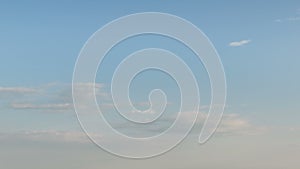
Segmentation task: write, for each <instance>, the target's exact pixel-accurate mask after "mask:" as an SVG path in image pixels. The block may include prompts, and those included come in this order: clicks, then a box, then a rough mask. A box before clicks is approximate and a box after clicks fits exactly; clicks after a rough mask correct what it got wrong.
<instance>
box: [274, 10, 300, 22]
mask: <svg viewBox="0 0 300 169" xmlns="http://www.w3.org/2000/svg"><path fill="white" fill-rule="evenodd" d="M274 21H275V22H285V21H288V22H296V21H300V8H299V9H297V11H296V14H295V15H294V16H290V17H287V18H281V19H275V20H274Z"/></svg>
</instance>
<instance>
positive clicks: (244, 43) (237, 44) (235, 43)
mask: <svg viewBox="0 0 300 169" xmlns="http://www.w3.org/2000/svg"><path fill="white" fill-rule="evenodd" d="M250 42H251V40H241V41H234V42H230V43H229V46H232V47H238V46H243V45H246V44H248V43H250Z"/></svg>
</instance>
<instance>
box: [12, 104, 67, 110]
mask: <svg viewBox="0 0 300 169" xmlns="http://www.w3.org/2000/svg"><path fill="white" fill-rule="evenodd" d="M11 108H13V109H55V110H57V109H71V108H73V105H72V104H71V103H58V104H26V103H25V104H24V103H13V104H11Z"/></svg>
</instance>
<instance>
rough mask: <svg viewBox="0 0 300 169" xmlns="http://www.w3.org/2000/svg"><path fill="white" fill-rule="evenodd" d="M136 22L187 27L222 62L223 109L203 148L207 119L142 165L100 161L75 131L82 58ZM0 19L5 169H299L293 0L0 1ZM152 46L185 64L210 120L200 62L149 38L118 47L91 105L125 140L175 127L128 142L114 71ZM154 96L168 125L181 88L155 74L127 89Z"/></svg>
mask: <svg viewBox="0 0 300 169" xmlns="http://www.w3.org/2000/svg"><path fill="white" fill-rule="evenodd" d="M138 12H162V13H169V14H173V15H176V16H179V17H181V18H184V19H186V20H188V21H190V22H191V23H193V24H194V25H195V26H197V27H198V28H199V29H201V30H202V31H203V33H205V34H206V36H207V37H208V38H209V40H210V41H211V42H212V44H213V45H214V47H215V48H216V50H217V52H218V54H219V56H220V59H221V61H222V64H223V66H224V71H225V74H226V82H227V100H226V107H225V111H224V116H223V119H222V121H221V123H220V126H219V128H218V130H217V132H216V133H215V135H214V136H213V137H212V138H211V139H210V140H209V141H208V142H207V143H205V144H204V145H199V144H197V134H199V131H200V129H201V126H202V124H203V120H204V119H203V118H202V116H201V117H200V118H199V119H198V121H197V122H196V126H195V127H194V128H193V130H192V132H191V134H190V135H189V136H188V138H187V139H186V140H185V141H184V142H183V143H182V144H179V146H177V147H176V148H175V149H173V150H172V151H170V152H168V153H166V154H163V155H161V156H158V157H155V158H151V159H146V160H130V159H123V158H120V157H116V156H113V155H111V154H109V153H107V152H106V151H104V150H102V149H100V148H99V147H98V146H96V145H95V144H93V143H92V142H91V141H90V140H89V139H88V137H87V136H86V135H85V134H84V132H83V131H82V129H81V127H80V124H79V123H78V120H77V118H76V113H75V111H74V107H73V102H72V93H71V91H72V89H71V87H72V84H71V83H72V76H73V71H74V66H75V63H76V59H77V57H78V55H79V52H80V50H81V49H82V47H83V45H84V44H85V42H86V41H87V40H88V38H89V37H90V36H91V35H92V34H93V33H94V32H96V31H97V30H98V29H100V28H101V27H103V26H104V25H105V24H107V23H109V22H111V21H112V20H115V19H117V18H119V17H122V16H125V15H129V14H134V13H138ZM0 20H1V24H0V30H1V31H0V37H1V38H0V46H1V50H0V59H1V60H0V61H1V62H0V77H1V80H0V124H1V125H0V149H1V151H0V167H2V168H6V169H18V168H24V169H27V168H28V169H29V168H30V169H35V168H65V169H68V168H72V169H74V168H75V169H76V168H78V169H79V168H80V169H82V168H87V169H96V168H107V169H110V168H121V167H122V168H146V169H147V168H149V169H150V168H151V169H152V168H172V169H173V168H175V169H177V168H178V169H182V168H187V169H194V168H207V169H217V168H225V169H227V168H228V169H238V168H245V169H247V168H249V169H250V168H251V169H259V168H265V169H277V168H278V169H279V168H286V169H298V168H299V167H300V163H299V160H298V158H297V157H299V156H300V123H299V120H300V113H299V110H300V106H299V103H298V102H299V100H300V87H299V86H300V79H299V72H300V67H299V63H300V58H299V56H300V48H299V44H300V38H299V37H300V36H299V35H300V2H299V1H296V0H295V1H277V0H275V1H269V2H267V1H258V0H257V1H249V2H242V1H226V2H225V1H224V2H218V1H187V2H186V1H169V0H165V1H151V2H150V1H138V2H135V1H126V2H125V1H109V2H108V1H107V2H105V3H103V2H97V1H90V2H84V1H62V2H61V1H49V2H41V1H26V2H21V1H19V2H14V1H1V2H0ZM141 42H142V43H141ZM147 47H157V48H163V49H167V50H170V51H172V52H174V53H175V54H178V55H179V56H180V57H181V59H182V60H184V61H185V62H186V64H187V65H188V66H189V67H190V69H191V70H192V71H193V73H194V74H195V77H196V79H197V82H198V83H199V84H200V85H199V86H200V87H199V90H200V95H201V106H200V114H201V115H203V116H205V114H206V113H207V112H208V109H207V107H208V105H209V102H210V88H209V85H210V84H209V79H208V75H207V73H206V71H205V68H204V67H203V65H202V64H201V62H199V60H197V59H196V58H195V56H194V54H193V53H192V52H190V51H189V50H188V49H187V48H186V47H185V46H183V45H182V44H181V43H179V42H178V41H174V40H172V39H170V38H167V37H163V36H156V35H144V36H136V37H132V38H129V39H127V40H125V41H124V42H122V43H120V44H118V45H117V46H116V47H115V48H113V49H112V51H111V52H110V53H108V54H107V56H105V57H106V58H105V60H104V61H103V64H102V65H101V66H100V67H99V69H98V72H97V76H96V83H97V85H96V89H97V90H96V91H97V94H98V95H97V99H98V100H97V101H98V104H99V106H100V107H101V108H102V109H103V111H104V112H105V113H104V114H105V116H106V117H107V118H108V119H109V121H110V122H111V123H112V124H113V126H114V127H115V128H116V129H118V130H120V132H123V133H125V134H126V133H127V134H129V135H132V134H133V135H134V134H136V135H138V136H145V135H147V136H148V135H151V134H153V132H154V133H155V132H159V131H161V130H164V129H166V128H167V127H168V126H169V125H170V124H171V122H170V121H169V120H165V121H163V122H161V123H157V124H154V125H152V126H150V129H144V128H139V130H138V131H135V132H133V133H132V132H131V131H132V128H135V127H136V126H135V125H130V124H127V123H124V121H122V120H119V119H118V118H119V116H117V115H115V114H116V113H115V112H116V111H115V109H114V108H113V107H112V98H111V94H110V83H111V77H112V74H113V72H114V70H115V69H116V67H117V65H118V64H119V63H120V62H121V61H122V60H123V59H124V58H125V57H126V56H127V55H129V54H130V53H132V52H134V51H136V50H140V49H143V48H147ZM81 85H82V86H83V87H84V86H86V85H88V84H81ZM158 87H159V88H161V89H162V90H164V91H165V92H166V95H167V96H168V104H167V108H166V112H167V114H168V113H169V115H172V112H175V111H176V110H177V109H178V105H179V96H180V93H179V92H178V86H176V84H175V82H174V79H172V78H171V77H170V76H168V75H166V74H164V73H162V72H159V71H154V70H152V71H145V72H143V73H141V74H139V76H137V77H136V78H135V79H134V80H133V83H132V86H131V87H130V96H131V98H132V100H133V103H134V105H135V106H137V107H138V108H141V109H145V108H147V107H149V102H148V93H149V91H151V89H154V88H158ZM82 95H83V96H82V97H84V96H85V95H88V93H82ZM90 118H91V119H93V118H94V117H93V116H92V115H91V117H90ZM163 118H164V117H163ZM166 118H167V117H166ZM172 118H174V117H172ZM95 127H96V126H95ZM129 128H130V130H129ZM97 134H99V133H95V135H97ZM100 134H101V133H100Z"/></svg>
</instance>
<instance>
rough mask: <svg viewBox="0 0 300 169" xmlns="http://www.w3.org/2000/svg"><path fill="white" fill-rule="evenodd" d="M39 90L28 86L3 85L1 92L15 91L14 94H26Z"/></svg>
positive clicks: (0, 88)
mask: <svg viewBox="0 0 300 169" xmlns="http://www.w3.org/2000/svg"><path fill="white" fill-rule="evenodd" d="M38 91H39V90H37V89H34V88H26V87H1V86H0V93H14V94H26V93H37V92H38Z"/></svg>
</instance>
